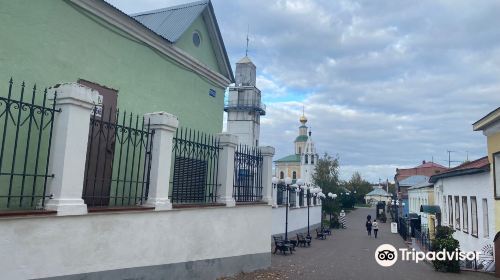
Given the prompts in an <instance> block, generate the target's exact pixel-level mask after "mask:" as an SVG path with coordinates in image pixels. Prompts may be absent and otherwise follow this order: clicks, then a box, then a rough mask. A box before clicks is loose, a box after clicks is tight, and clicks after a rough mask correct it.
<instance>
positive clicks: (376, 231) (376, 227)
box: [372, 220, 378, 238]
mask: <svg viewBox="0 0 500 280" xmlns="http://www.w3.org/2000/svg"><path fill="white" fill-rule="evenodd" d="M372 227H373V234H374V235H375V238H377V233H378V223H377V220H373V223H372Z"/></svg>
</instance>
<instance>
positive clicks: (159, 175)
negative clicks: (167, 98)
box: [144, 112, 179, 211]
mask: <svg viewBox="0 0 500 280" xmlns="http://www.w3.org/2000/svg"><path fill="white" fill-rule="evenodd" d="M144 121H145V123H148V122H149V127H150V129H154V131H155V132H154V135H153V149H152V151H151V173H150V183H149V194H148V200H147V201H146V204H145V205H146V206H151V207H154V208H155V211H162V210H170V209H172V203H171V202H170V199H168V195H169V192H170V169H171V165H172V147H173V146H172V145H173V137H174V133H175V130H176V129H177V127H178V126H179V120H178V119H177V117H176V116H174V115H172V114H169V113H166V112H156V113H149V114H145V115H144Z"/></svg>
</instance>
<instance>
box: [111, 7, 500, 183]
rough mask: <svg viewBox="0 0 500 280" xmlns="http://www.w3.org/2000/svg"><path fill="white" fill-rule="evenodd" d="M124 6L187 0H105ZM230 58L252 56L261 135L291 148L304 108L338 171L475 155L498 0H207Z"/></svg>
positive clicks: (496, 93) (383, 169)
mask: <svg viewBox="0 0 500 280" xmlns="http://www.w3.org/2000/svg"><path fill="white" fill-rule="evenodd" d="M109 2H110V3H112V4H113V5H115V6H117V7H118V8H120V9H122V10H123V11H124V12H126V13H134V12H140V11H146V10H150V9H156V8H163V7H167V6H170V5H173V4H179V3H186V2H189V0H187V1H186V0H143V1H136V0H110V1H109ZM212 3H213V5H214V9H215V13H216V16H217V20H218V22H219V25H220V29H221V32H222V36H223V38H224V42H225V44H226V48H227V50H228V54H229V57H230V59H231V62H232V65H233V68H234V63H235V62H236V61H237V60H238V59H239V58H241V57H242V56H244V53H245V37H246V33H247V28H248V26H249V27H250V50H249V56H250V57H251V59H252V60H253V61H254V63H255V64H256V65H257V69H258V73H257V74H258V81H257V84H258V87H259V88H260V89H261V90H262V92H263V99H264V102H265V103H266V104H267V108H268V109H267V115H266V117H265V118H264V119H263V120H262V127H261V143H263V144H267V145H272V146H275V147H276V148H277V157H278V158H279V157H281V156H284V155H287V154H291V153H293V143H292V142H293V140H294V138H295V136H296V135H297V133H298V126H299V123H298V118H299V116H300V115H301V113H302V105H304V106H305V111H306V116H307V117H308V118H309V122H308V125H309V126H310V127H311V128H312V133H313V138H314V140H315V142H316V143H317V148H318V150H319V152H320V153H324V152H328V153H329V154H332V155H338V156H339V158H340V162H341V166H342V170H341V172H342V176H343V177H344V178H347V177H349V176H350V174H351V173H352V172H353V171H356V170H357V171H360V172H361V174H362V175H363V176H364V177H366V178H367V179H369V180H370V181H372V182H377V181H378V179H379V178H382V179H383V180H385V178H389V180H391V179H392V177H393V176H394V172H395V168H396V167H410V166H415V165H417V164H419V163H420V162H421V161H422V160H427V161H430V160H432V159H434V161H435V162H437V163H440V164H443V165H448V162H447V160H448V153H447V150H452V151H455V152H453V153H451V159H452V160H454V161H455V160H456V161H463V160H465V159H466V157H467V155H468V156H469V159H475V158H479V157H482V156H484V155H486V143H485V137H484V136H483V135H482V134H481V133H480V132H473V131H472V126H471V124H472V123H473V122H475V121H476V120H478V119H479V118H481V117H482V116H484V115H485V114H487V113H488V112H490V111H492V110H493V109H495V108H496V107H498V106H499V105H500V28H498V27H499V26H500V16H499V15H500V1H497V0H492V1H487V0H484V1H465V0H464V1H460V0H447V1H436V0H420V1H402V0H394V1H388V0H381V1H373V0H362V1H344V0H339V1H333V0H276V1H271V0H240V1H236V0H231V1H229V0H213V1H212Z"/></svg>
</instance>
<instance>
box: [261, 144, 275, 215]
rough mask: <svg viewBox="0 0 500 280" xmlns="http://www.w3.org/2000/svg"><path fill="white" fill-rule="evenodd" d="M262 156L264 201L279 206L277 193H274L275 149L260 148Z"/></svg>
mask: <svg viewBox="0 0 500 280" xmlns="http://www.w3.org/2000/svg"><path fill="white" fill-rule="evenodd" d="M259 149H260V153H261V155H262V201H263V202H267V204H268V205H273V206H275V205H277V203H276V201H277V200H276V193H273V192H274V191H275V190H273V182H272V179H273V156H274V147H271V146H265V147H259ZM273 194H274V195H273Z"/></svg>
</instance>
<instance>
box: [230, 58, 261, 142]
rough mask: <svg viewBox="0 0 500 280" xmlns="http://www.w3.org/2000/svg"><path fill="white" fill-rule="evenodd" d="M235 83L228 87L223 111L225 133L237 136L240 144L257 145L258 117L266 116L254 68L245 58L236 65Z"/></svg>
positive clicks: (258, 132)
mask: <svg viewBox="0 0 500 280" xmlns="http://www.w3.org/2000/svg"><path fill="white" fill-rule="evenodd" d="M235 76H236V83H235V85H234V86H231V87H229V94H228V99H227V101H226V104H225V105H224V111H226V112H227V132H229V133H231V134H235V135H238V137H239V141H240V144H243V145H248V146H258V145H259V134H260V116H263V115H265V114H266V108H265V105H264V104H262V102H261V93H260V90H259V89H258V88H257V87H256V86H255V84H256V68H255V65H254V64H253V62H252V61H251V60H250V59H249V58H248V56H245V57H244V58H242V59H241V60H240V61H238V62H237V63H236V75H235Z"/></svg>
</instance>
